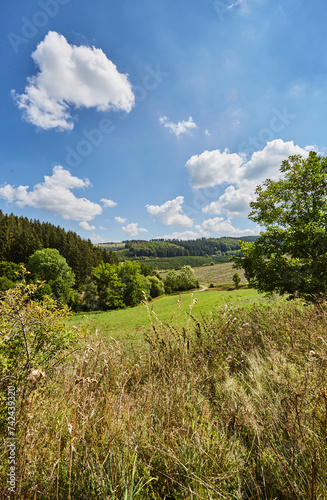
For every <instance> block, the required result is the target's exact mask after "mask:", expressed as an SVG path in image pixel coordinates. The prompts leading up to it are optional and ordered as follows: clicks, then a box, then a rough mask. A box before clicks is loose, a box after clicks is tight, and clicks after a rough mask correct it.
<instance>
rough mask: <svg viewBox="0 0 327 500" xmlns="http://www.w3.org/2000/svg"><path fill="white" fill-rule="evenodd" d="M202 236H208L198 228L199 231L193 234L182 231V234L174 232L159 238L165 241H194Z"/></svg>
mask: <svg viewBox="0 0 327 500" xmlns="http://www.w3.org/2000/svg"><path fill="white" fill-rule="evenodd" d="M204 236H209V233H208V232H207V231H203V230H202V229H201V226H200V231H198V232H195V231H183V232H180V233H179V232H177V231H175V232H174V233H171V234H165V235H164V236H161V237H160V238H163V239H165V240H184V241H186V240H196V239H198V238H202V237H204Z"/></svg>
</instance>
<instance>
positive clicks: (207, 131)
mask: <svg viewBox="0 0 327 500" xmlns="http://www.w3.org/2000/svg"><path fill="white" fill-rule="evenodd" d="M204 134H205V135H207V136H208V137H210V136H211V134H210V132H209V130H208V129H207V128H206V129H205V131H204Z"/></svg>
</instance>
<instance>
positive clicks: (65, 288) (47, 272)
mask: <svg viewBox="0 0 327 500" xmlns="http://www.w3.org/2000/svg"><path fill="white" fill-rule="evenodd" d="M27 267H28V270H29V271H30V272H31V274H32V278H33V279H35V280H42V281H45V282H46V284H47V285H48V286H47V287H46V289H47V291H49V292H50V294H51V295H52V296H53V297H54V298H56V299H57V300H59V301H60V302H62V303H64V304H67V302H68V301H69V298H70V294H71V289H72V286H73V285H74V282H75V277H74V273H73V271H72V269H71V268H70V267H69V265H68V264H67V261H66V259H65V258H64V257H62V255H60V253H59V252H58V250H56V249H55V248H44V249H43V250H37V251H36V252H34V253H33V255H31V257H30V258H29V261H28V265H27Z"/></svg>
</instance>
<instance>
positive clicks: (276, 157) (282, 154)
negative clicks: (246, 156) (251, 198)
mask: <svg viewBox="0 0 327 500" xmlns="http://www.w3.org/2000/svg"><path fill="white" fill-rule="evenodd" d="M310 149H312V148H311V146H309V147H308V146H307V147H306V148H301V147H300V146H297V145H295V144H294V142H293V141H288V142H284V141H283V140H282V139H275V140H274V141H271V142H267V145H266V146H265V147H264V148H263V149H262V150H261V151H256V152H255V153H253V155H252V157H251V159H250V161H248V162H247V163H244V166H243V168H242V169H241V177H242V178H243V179H245V180H247V181H250V182H253V183H255V184H258V183H261V182H263V181H264V180H265V179H266V178H270V179H273V180H277V179H278V178H279V177H280V171H279V169H280V166H281V164H282V161H283V160H286V159H287V158H288V157H289V156H290V155H302V156H303V157H304V158H307V157H308V155H309V150H310ZM240 181H241V182H242V180H241V178H240ZM241 182H240V183H241Z"/></svg>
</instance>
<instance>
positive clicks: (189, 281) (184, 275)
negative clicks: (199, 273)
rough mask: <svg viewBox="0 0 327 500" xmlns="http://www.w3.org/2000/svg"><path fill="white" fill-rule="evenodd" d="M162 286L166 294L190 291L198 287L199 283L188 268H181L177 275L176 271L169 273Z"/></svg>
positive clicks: (192, 271)
mask: <svg viewBox="0 0 327 500" xmlns="http://www.w3.org/2000/svg"><path fill="white" fill-rule="evenodd" d="M164 284H165V290H166V292H167V293H172V292H179V291H185V290H192V289H193V288H198V287H199V281H198V280H197V278H196V276H195V272H194V270H193V269H192V268H191V267H190V266H183V267H182V268H181V270H180V273H179V274H177V273H176V271H169V273H168V274H167V276H166V279H165V282H164Z"/></svg>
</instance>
